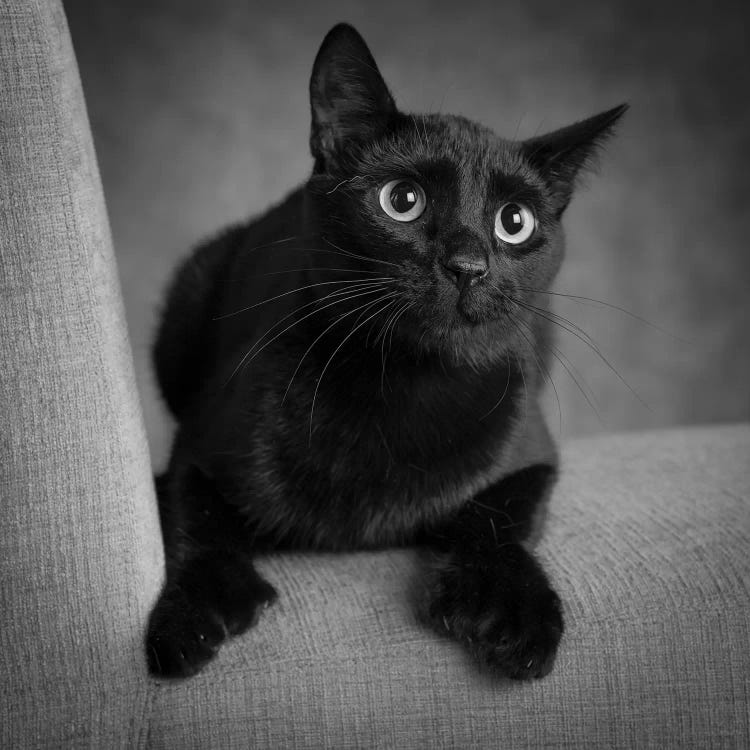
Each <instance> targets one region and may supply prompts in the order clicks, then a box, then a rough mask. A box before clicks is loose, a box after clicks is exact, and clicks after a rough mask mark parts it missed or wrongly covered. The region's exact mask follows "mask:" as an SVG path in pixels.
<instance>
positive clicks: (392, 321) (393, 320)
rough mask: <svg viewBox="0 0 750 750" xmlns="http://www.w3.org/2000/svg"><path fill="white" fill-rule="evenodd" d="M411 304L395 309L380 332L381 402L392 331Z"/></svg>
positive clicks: (391, 344)
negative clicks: (388, 334) (386, 345)
mask: <svg viewBox="0 0 750 750" xmlns="http://www.w3.org/2000/svg"><path fill="white" fill-rule="evenodd" d="M411 305H412V303H411V302H406V304H404V305H403V306H402V307H400V308H397V309H396V311H395V312H394V313H393V314H392V315H391V316H390V317H389V318H388V319H387V320H386V322H385V325H384V326H383V328H382V329H381V331H380V334H378V336H380V335H381V334H382V338H381V340H380V365H381V370H380V394H381V396H382V397H383V400H385V363H386V360H387V359H388V354H390V352H391V347H392V346H393V331H394V329H395V328H396V325H397V324H398V321H399V318H401V316H403V314H404V313H405V312H406V311H407V310H408V309H409V307H411ZM389 326H390V328H391V332H390V339H389V341H388V351H387V352H386V350H385V339H386V336H387V333H388V327H389ZM377 340H378V338H377V337H376V338H375V341H376V342H377Z"/></svg>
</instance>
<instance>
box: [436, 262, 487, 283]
mask: <svg viewBox="0 0 750 750" xmlns="http://www.w3.org/2000/svg"><path fill="white" fill-rule="evenodd" d="M442 265H443V269H444V271H445V275H446V276H447V277H448V278H449V279H450V280H451V281H452V282H453V283H454V284H455V285H456V286H457V287H458V288H459V289H464V288H465V287H466V285H467V284H468V285H469V286H474V284H476V283H478V282H479V281H481V279H483V278H484V277H485V276H486V275H487V273H488V272H489V266H488V265H487V262H486V261H485V260H484V259H482V258H478V257H477V256H476V255H472V256H470V257H468V256H461V255H452V256H451V257H449V258H446V259H445V260H444V261H443V263H442Z"/></svg>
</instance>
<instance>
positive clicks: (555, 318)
mask: <svg viewBox="0 0 750 750" xmlns="http://www.w3.org/2000/svg"><path fill="white" fill-rule="evenodd" d="M511 299H513V301H514V302H515V303H516V304H518V305H520V306H521V307H524V308H526V309H527V310H529V311H530V312H533V313H535V314H536V315H539V316H540V317H541V318H544V319H545V320H548V321H549V322H550V323H554V324H555V325H557V326H559V327H560V328H562V330H564V331H567V332H568V333H571V334H573V336H575V337H576V338H577V339H579V340H580V341H582V342H583V343H584V344H586V345H587V346H588V347H589V348H590V349H591V350H592V351H593V352H594V353H595V354H596V355H597V357H599V359H600V360H601V361H602V362H603V363H604V364H605V365H606V366H607V367H608V368H609V369H610V370H611V371H612V372H613V373H614V374H615V375H616V376H617V378H618V380H619V381H620V382H621V383H622V384H623V385H624V386H625V387H626V388H627V389H628V390H629V391H630V392H631V393H632V394H633V396H635V398H636V399H638V401H639V402H640V403H641V404H642V405H643V407H644V408H646V409H648V411H652V409H651V407H650V406H649V405H648V404H647V403H646V402H645V401H644V400H643V399H642V398H641V396H640V394H639V393H638V392H637V391H636V390H635V389H634V388H633V387H632V386H631V385H630V383H628V382H627V380H625V378H623V376H622V375H620V373H619V372H618V370H617V369H616V368H615V366H614V365H613V364H612V363H611V362H610V361H609V360H608V359H607V358H606V357H605V356H604V354H602V352H601V350H600V349H599V347H598V346H597V344H596V342H595V341H594V340H593V339H592V338H591V336H589V334H588V333H586V331H584V330H583V329H582V328H580V327H579V326H577V325H576V324H575V323H573V322H571V321H570V320H568V319H567V318H564V317H563V316H562V315H558V314H557V313H553V312H552V311H550V310H542V309H541V308H539V307H535V306H534V305H530V304H529V303H527V302H523V301H521V300H518V299H515V298H511ZM560 321H564V322H565V323H567V324H568V325H570V326H572V327H573V328H574V329H576V330H580V331H581V332H582V333H583V336H580V335H579V334H578V333H576V330H571V329H570V328H568V327H566V326H565V325H563V324H562V323H561V322H560Z"/></svg>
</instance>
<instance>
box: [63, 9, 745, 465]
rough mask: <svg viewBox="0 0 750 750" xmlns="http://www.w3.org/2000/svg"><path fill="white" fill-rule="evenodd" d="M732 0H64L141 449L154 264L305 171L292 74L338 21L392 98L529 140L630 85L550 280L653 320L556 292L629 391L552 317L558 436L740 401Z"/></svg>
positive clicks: (149, 413) (655, 422)
mask: <svg viewBox="0 0 750 750" xmlns="http://www.w3.org/2000/svg"><path fill="white" fill-rule="evenodd" d="M747 5H748V4H747V3H716V2H714V3H711V4H706V5H705V6H704V5H702V4H701V5H700V6H699V5H698V4H690V3H681V4H674V5H672V4H671V3H664V4H660V3H654V2H649V3H645V2H631V1H627V2H624V1H623V2H614V1H613V0H605V1H604V2H596V3H581V2H567V3H559V2H556V1H555V0H533V1H529V0H526V1H525V2H523V3H501V2H487V3H456V2H431V3H428V2H425V1H424V0H401V1H400V2H390V1H388V2H374V1H373V0H370V2H361V1H357V2H348V3H335V2H318V3H309V4H304V3H297V4H294V3H284V2H275V3H272V4H264V5H263V7H262V8H260V7H255V6H254V5H253V4H251V3H242V2H233V1H232V0H213V1H212V2H206V1H205V0H149V1H148V2H146V1H145V0H143V1H139V2H133V0H113V1H110V2H108V1H106V0H98V1H96V2H95V1H94V0H87V1H84V0H68V2H66V3H65V6H66V10H67V13H68V18H69V23H70V26H71V32H72V35H73V40H74V45H75V47H76V52H77V55H78V60H79V65H80V69H81V75H82V78H83V84H84V90H85V93H86V97H87V103H88V107H89V114H90V118H91V123H92V127H93V132H94V139H95V143H96V148H97V152H98V157H99V164H100V168H101V172H102V177H103V182H104V189H105V193H106V198H107V203H108V208H109V213H110V220H111V224H112V231H113V235H114V242H115V247H116V252H117V258H118V262H119V267H120V274H121V277H122V284H123V289H124V295H125V304H126V308H127V315H128V322H129V326H130V333H131V338H132V343H133V348H134V352H135V357H136V366H137V375H138V381H139V387H140V389H141V393H142V395H143V399H144V405H145V417H146V423H147V428H148V432H149V437H150V441H151V449H152V454H153V456H154V458H155V460H156V462H157V463H160V462H161V461H162V460H163V458H164V456H165V453H166V449H167V443H168V435H169V430H170V424H169V420H168V417H167V415H166V412H165V410H164V408H163V406H162V404H161V402H160V401H159V398H158V396H157V394H156V389H155V386H154V382H153V377H152V374H151V370H150V362H149V347H150V342H151V340H152V337H153V334H154V328H155V324H156V319H157V312H158V309H159V304H160V298H161V295H162V292H163V289H164V286H165V284H166V281H167V279H168V276H169V273H170V271H171V269H172V268H173V267H174V266H175V264H176V262H177V260H178V259H179V258H180V257H182V256H183V255H184V254H185V253H187V252H188V250H189V248H190V246H191V245H192V244H194V243H195V242H196V241H197V240H199V239H200V238H202V237H205V236H206V235H209V234H211V233H213V232H214V231H215V230H217V229H219V228H220V227H221V226H222V225H225V224H227V223H228V222H231V221H235V220H237V219H240V218H242V217H245V216H248V215H249V214H251V213H254V212H259V211H262V210H263V209H264V208H265V207H266V206H268V205H269V204H270V203H272V202H275V201H277V200H278V199H279V198H281V197H282V195H283V194H284V193H285V191H288V190H290V189H291V188H292V187H294V186H295V185H296V184H297V183H299V182H300V181H301V180H303V179H304V178H305V177H306V175H307V173H308V171H309V169H310V166H311V160H310V157H309V155H308V151H307V138H308V124H309V123H308V121H309V114H308V101H307V83H308V77H309V73H310V68H311V65H312V61H313V58H314V56H315V53H316V51H317V48H318V45H319V44H320V41H321V40H322V38H323V36H324V34H325V32H326V31H327V30H328V28H329V27H330V26H332V25H333V23H335V22H336V21H339V20H348V21H350V22H351V23H353V24H354V25H355V26H357V28H358V29H359V30H360V32H361V33H362V34H363V35H364V37H365V39H366V40H367V41H368V43H369V45H370V47H371V49H372V51H373V54H374V56H375V59H376V60H377V62H378V64H379V66H380V68H381V71H382V72H383V74H384V76H385V78H386V81H387V82H388V83H389V85H390V86H391V88H392V90H393V92H394V94H395V96H396V100H397V103H399V104H400V105H401V106H402V107H403V108H404V109H406V110H413V111H427V110H441V111H444V112H454V113H460V114H463V115H465V116H467V117H470V118H473V119H476V120H479V121H481V122H482V123H484V124H486V125H489V126H491V127H493V128H494V129H496V130H497V131H498V132H499V133H500V134H503V135H506V136H510V137H512V136H514V135H515V134H518V137H527V136H531V135H533V134H535V133H538V132H542V131H544V130H548V129H552V128H555V127H558V126H561V125H564V124H567V123H569V122H571V121H573V120H576V119H580V118H582V117H585V116H588V115H590V114H593V113H595V112H597V111H600V110H602V109H605V108H608V107H611V106H613V105H616V104H618V103H620V102H621V101H628V102H630V104H631V106H632V109H631V111H630V112H629V113H628V115H627V116H626V119H625V120H624V122H623V123H622V126H621V128H620V132H619V134H618V136H617V137H616V139H615V140H614V141H613V142H612V143H611V145H610V147H609V148H608V149H607V152H606V153H605V155H604V156H603V158H602V160H601V164H600V168H599V173H598V174H597V175H593V176H591V177H590V178H589V179H588V180H587V187H586V189H585V190H583V191H581V192H579V194H578V196H577V197H576V199H575V200H574V203H573V204H572V206H571V207H570V209H569V211H568V213H567V217H566V220H565V221H566V226H567V232H568V241H569V251H568V259H567V261H566V265H565V267H564V270H563V272H562V273H561V276H560V277H559V280H558V282H557V285H556V287H555V288H556V289H557V290H559V291H562V292H567V293H570V294H577V295H584V296H587V297H594V298H597V299H599V300H604V301H606V302H608V303H611V304H613V305H618V306H621V307H624V308H627V309H628V310H629V311H631V312H632V313H634V314H636V315H638V316H641V317H643V318H646V319H647V320H648V321H650V322H651V323H653V324H654V325H656V326H659V327H660V328H662V329H664V330H665V331H667V332H668V333H664V332H662V331H659V330H657V329H656V328H653V327H651V326H649V325H646V324H644V323H642V322H640V321H638V320H636V319H634V318H632V317H630V316H628V315H626V314H624V313H622V312H619V311H617V310H612V309H609V308H606V307H603V306H600V305H594V304H589V303H585V304H584V303H580V302H577V301H572V300H567V299H559V300H557V305H556V310H557V311H558V312H559V313H560V314H562V315H565V316H566V317H567V318H569V319H571V320H572V321H574V322H575V323H576V324H577V325H580V326H581V327H582V328H584V329H585V330H586V331H587V332H588V333H589V334H590V335H591V336H592V337H593V339H594V340H595V341H596V342H597V343H598V344H599V346H600V348H601V351H602V352H603V353H604V354H605V355H606V357H607V358H608V359H609V360H610V362H611V363H612V365H613V366H614V368H616V369H617V371H619V373H620V375H621V376H622V378H623V379H624V380H625V381H627V383H628V384H629V385H630V386H631V387H632V388H633V389H635V390H636V391H637V392H638V394H639V396H640V397H641V399H642V400H643V401H644V402H646V404H647V406H643V405H642V404H641V403H640V401H639V400H638V399H637V398H636V397H635V396H634V395H633V394H632V393H631V392H630V391H629V390H628V387H626V386H625V385H624V384H623V383H622V381H621V380H620V379H619V378H618V376H617V375H615V374H614V373H613V371H612V370H610V369H609V368H608V367H607V366H606V365H605V364H604V363H602V362H601V361H600V360H599V359H598V358H597V356H596V355H595V354H593V353H592V352H591V351H590V350H588V349H587V347H585V346H584V345H583V344H582V343H581V342H580V341H578V340H577V339H576V338H575V337H573V336H571V335H570V334H568V333H564V332H561V333H560V337H559V348H560V350H561V351H562V352H563V353H564V354H565V356H566V357H567V358H568V360H569V362H570V363H572V365H574V366H575V371H574V374H575V375H576V377H577V378H578V379H579V380H582V381H585V385H584V386H583V387H584V389H585V390H586V391H587V392H589V399H590V400H591V401H592V402H593V403H594V405H595V407H596V409H594V408H593V407H592V406H591V405H590V404H589V403H588V401H587V400H586V398H584V396H583V394H582V393H581V391H580V390H579V388H578V386H577V385H576V384H575V382H574V381H573V379H572V378H571V376H570V375H569V374H568V373H567V372H566V371H565V369H563V368H562V367H560V366H558V367H557V368H556V369H555V371H554V372H553V380H554V383H555V386H556V389H557V394H558V396H559V401H560V405H561V406H560V411H561V416H562V418H561V419H560V418H559V416H558V408H557V404H556V399H555V395H554V393H553V392H552V391H551V390H550V392H549V393H548V395H547V401H548V407H549V409H550V414H551V417H552V424H553V428H554V431H555V432H556V433H558V432H560V431H561V432H562V435H563V436H568V435H576V434H583V433H592V432H596V431H613V430H619V429H630V428H641V427H648V426H660V425H671V424H683V423H695V422H708V421H723V420H737V419H740V418H748V416H750V385H749V384H750V337H749V336H748V333H747V326H748V323H750V294H749V289H748V286H749V284H750V258H749V257H748V250H747V245H748V243H747V239H746V238H747V237H748V231H749V230H750V226H749V224H750V222H749V220H748V210H747V206H748V203H749V199H750V179H749V178H748V167H750V159H748V157H749V156H750V106H749V105H748V92H749V91H750V80H749V79H750V65H749V64H748V63H749V58H748V53H747V51H746V48H747V42H746V27H747V25H748V21H749V20H750V18H748V15H749V14H748V11H747V10H745V9H743V8H744V7H745V6H747ZM568 366H569V369H570V364H569V365H568Z"/></svg>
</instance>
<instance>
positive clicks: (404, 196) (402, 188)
mask: <svg viewBox="0 0 750 750" xmlns="http://www.w3.org/2000/svg"><path fill="white" fill-rule="evenodd" d="M390 199H391V205H392V206H393V209H394V211H396V212H397V213H400V214H405V213H406V212H407V211H410V210H411V209H412V208H413V207H414V205H415V204H416V203H417V200H418V196H417V191H416V189H415V188H414V186H413V185H412V184H411V183H410V182H399V183H398V185H395V186H394V188H393V190H391V196H390Z"/></svg>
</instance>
